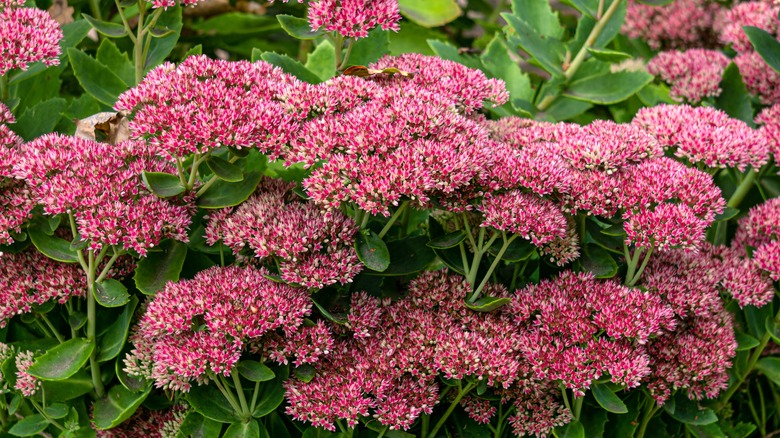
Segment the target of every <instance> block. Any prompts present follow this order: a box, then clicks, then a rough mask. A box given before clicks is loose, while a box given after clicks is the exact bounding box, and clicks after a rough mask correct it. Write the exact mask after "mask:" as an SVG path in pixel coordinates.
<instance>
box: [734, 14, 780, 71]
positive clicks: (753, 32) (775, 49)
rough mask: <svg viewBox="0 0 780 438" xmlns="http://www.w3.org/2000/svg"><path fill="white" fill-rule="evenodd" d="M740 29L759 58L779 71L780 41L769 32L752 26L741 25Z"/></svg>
mask: <svg viewBox="0 0 780 438" xmlns="http://www.w3.org/2000/svg"><path fill="white" fill-rule="evenodd" d="M742 29H743V30H744V31H745V35H747V37H748V38H749V39H750V42H751V43H752V44H753V48H755V49H756V52H758V54H759V55H761V58H763V59H764V61H766V63H767V64H768V65H769V66H770V67H772V69H773V70H774V71H776V72H778V73H780V41H777V40H776V39H775V37H774V36H773V35H772V34H770V33H769V32H767V31H765V30H763V29H759V28H757V27H754V26H743V27H742Z"/></svg>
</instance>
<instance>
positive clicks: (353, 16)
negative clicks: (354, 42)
mask: <svg viewBox="0 0 780 438" xmlns="http://www.w3.org/2000/svg"><path fill="white" fill-rule="evenodd" d="M399 21H401V14H400V12H399V10H398V0H317V1H312V2H310V3H309V24H310V25H311V29H312V30H313V31H316V30H319V29H323V30H325V31H326V32H336V33H338V34H341V35H342V36H345V37H350V38H356V39H357V38H363V37H366V36H368V31H369V30H371V29H373V28H375V27H377V26H379V27H381V28H382V29H383V30H395V31H398V30H399V29H400V27H399V26H398V22H399Z"/></svg>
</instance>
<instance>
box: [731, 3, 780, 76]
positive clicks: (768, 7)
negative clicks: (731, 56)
mask: <svg viewBox="0 0 780 438" xmlns="http://www.w3.org/2000/svg"><path fill="white" fill-rule="evenodd" d="M778 12H780V6H779V5H773V4H772V3H771V2H767V1H750V2H744V3H737V4H735V5H734V7H732V8H731V9H730V10H724V12H723V13H722V14H723V16H722V17H721V18H720V21H721V22H722V23H721V28H720V41H721V42H722V43H723V44H730V45H731V48H733V49H734V50H736V51H737V52H740V53H742V52H751V51H753V45H752V44H751V43H750V40H749V39H748V37H747V35H746V34H745V32H744V30H742V28H743V27H744V26H754V27H758V28H760V29H764V30H765V31H767V32H769V33H770V34H773V35H776V36H780V34H778V31H779V30H780V29H779V28H778V26H779V25H780V20H778V18H777V14H778ZM743 74H744V73H743Z"/></svg>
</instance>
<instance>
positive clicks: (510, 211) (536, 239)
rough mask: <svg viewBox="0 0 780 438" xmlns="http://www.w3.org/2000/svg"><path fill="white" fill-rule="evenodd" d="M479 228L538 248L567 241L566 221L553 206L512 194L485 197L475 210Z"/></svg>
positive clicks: (546, 202) (528, 195)
mask: <svg viewBox="0 0 780 438" xmlns="http://www.w3.org/2000/svg"><path fill="white" fill-rule="evenodd" d="M478 208H479V210H480V211H481V212H482V214H483V215H484V217H483V220H482V223H481V224H480V226H482V227H492V228H495V229H497V230H502V231H508V232H511V233H512V234H519V235H520V236H521V237H522V238H523V239H526V240H530V241H531V242H533V244H534V245H536V246H540V245H543V244H547V243H550V242H552V241H554V240H555V239H556V238H557V239H564V238H565V237H566V229H567V223H566V217H565V216H564V215H563V212H562V211H561V209H560V207H558V206H557V205H556V204H555V202H553V201H551V200H549V199H545V198H541V197H539V196H537V195H535V194H529V193H523V192H521V191H520V190H512V191H509V192H505V193H501V194H498V195H494V196H490V197H487V198H486V199H485V200H484V201H483V202H482V204H481V205H480V206H479V207H478Z"/></svg>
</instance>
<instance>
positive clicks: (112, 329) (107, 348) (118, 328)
mask: <svg viewBox="0 0 780 438" xmlns="http://www.w3.org/2000/svg"><path fill="white" fill-rule="evenodd" d="M137 305H138V297H136V296H135V295H133V297H132V298H129V299H128V303H127V305H126V306H125V308H124V309H123V310H122V313H120V314H119V317H117V319H116V321H114V322H113V323H112V324H111V325H110V326H109V327H108V329H107V330H106V332H105V333H103V335H102V336H101V337H100V339H99V340H98V353H97V360H98V362H105V361H107V360H111V359H113V358H115V357H117V356H118V355H119V352H121V351H122V348H123V347H124V345H125V342H126V341H127V334H128V333H129V332H130V323H131V322H132V321H133V314H134V313H135V308H136V306H137Z"/></svg>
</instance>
